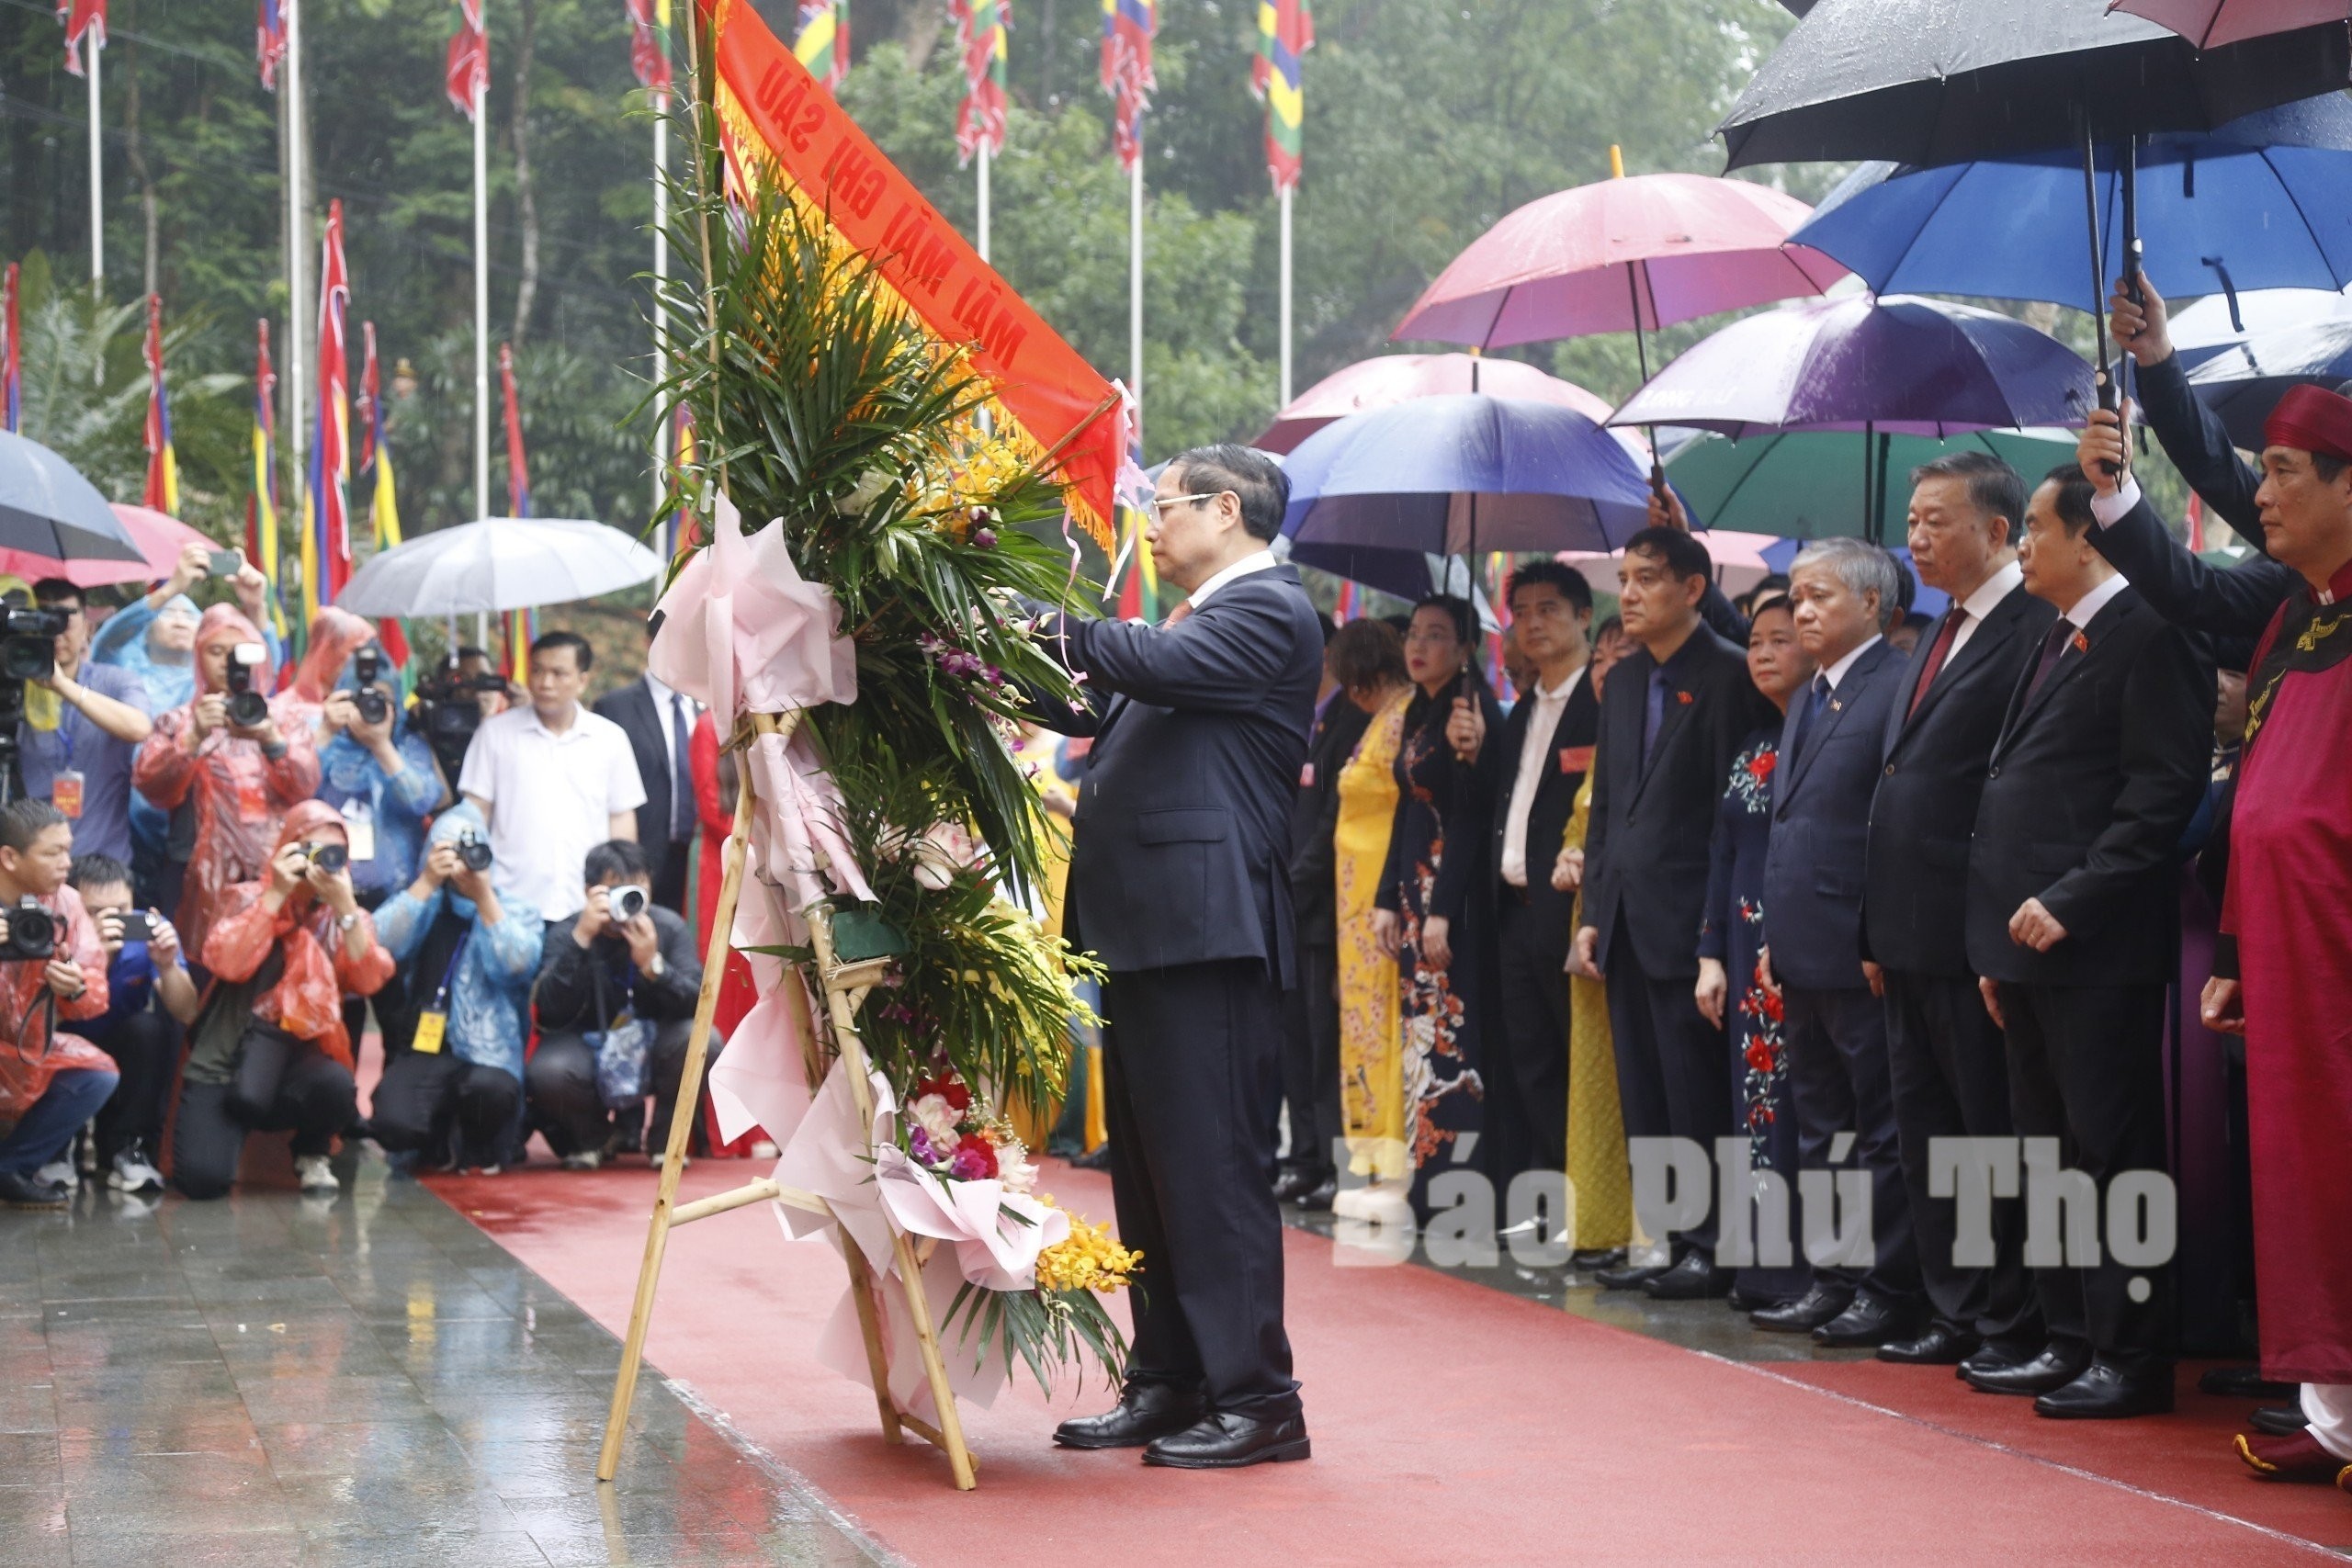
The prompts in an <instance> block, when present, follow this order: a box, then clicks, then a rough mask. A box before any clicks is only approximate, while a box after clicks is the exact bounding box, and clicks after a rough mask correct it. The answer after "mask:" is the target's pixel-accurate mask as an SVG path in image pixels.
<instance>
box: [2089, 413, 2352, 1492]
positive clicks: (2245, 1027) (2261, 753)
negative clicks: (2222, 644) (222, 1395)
mask: <svg viewBox="0 0 2352 1568" xmlns="http://www.w3.org/2000/svg"><path fill="white" fill-rule="evenodd" d="M2264 439H2265V444H2264V449H2263V454H2262V472H2263V479H2262V484H2261V487H2260V489H2259V490H2258V491H2256V504H2257V506H2259V508H2260V510H2261V516H2262V532H2263V543H2264V547H2265V548H2266V550H2267V553H2268V554H2269V555H2270V557H2271V558H2273V559H2274V560H2276V561H2278V563H2279V564H2280V565H2282V566H2285V567H2287V568H2289V569H2290V570H2293V571H2294V572H2295V573H2296V574H2297V575H2298V576H2300V577H2301V579H2302V581H2303V583H2304V585H2305V592H2301V593H2300V594H2297V595H2295V596H2293V597H2290V599H2289V600H2288V601H2287V602H2286V603H2284V604H2281V605H2280V606H2279V607H2278V612H2277V614H2276V615H2273V616H2272V617H2271V621H2270V625H2269V626H2268V628H2267V630H2266V631H2265V632H2264V633H2263V637H2262V641H2261V643H2260V645H2259V646H2258V647H2257V649H2256V655H2255V661H2254V672H2253V675H2252V677H2251V678H2250V680H2249V681H2248V682H2247V690H2248V692H2249V694H2250V695H2249V699H2248V712H2249V717H2248V721H2247V725H2246V749H2245V758H2244V761H2242V762H2241V764H2240V768H2239V773H2238V778H2237V788H2236V799H2235V803H2234V806H2233V812H2232V816H2231V819H2230V827H2229V834H2230V863H2229V886H2228V892H2227V894H2226V896H2225V897H2224V900H2223V908H2222V940H2221V943H2220V948H2219V951H2218V952H2217V953H2216V955H2215V963H2214V970H2215V974H2214V977H2213V979H2212V980H2211V982H2209V983H2208V985H2207V986H2206V987H2205V995H2204V998H2203V1012H2204V1018H2205V1021H2206V1024H2207V1025H2208V1027H2210V1028H2213V1029H2218V1030H2224V1031H2229V1032H2243V1033H2244V1034H2245V1037H2246V1082H2247V1102H2248V1104H2247V1110H2248V1129H2247V1131H2248V1144H2249V1146H2250V1148H2251V1151H2252V1157H2253V1168H2254V1212H2255V1275H2256V1295H2257V1300H2258V1303H2259V1308H2260V1315H2261V1323H2262V1367H2263V1371H2264V1374H2265V1375H2266V1376H2267V1377H2271V1378H2274V1379H2278V1380H2280V1381H2283V1382H2301V1384H2302V1385H2303V1389H2302V1407H2303V1413H2304V1414H2305V1416H2308V1417H2309V1418H2310V1425H2309V1426H2308V1427H2305V1428H2304V1429H2303V1430H2302V1431H2301V1432H2299V1433H2296V1434H2294V1435H2292V1436H2290V1437H2286V1438H2259V1437H2247V1436H2243V1435H2241V1436H2240V1437H2239V1438H2238V1439H2237V1446H2238V1451H2239V1453H2240V1455H2241V1457H2243V1458H2244V1459H2245V1461H2246V1463H2247V1464H2249V1465H2250V1466H2252V1467H2253V1468H2254V1469H2255V1470H2256V1472H2258V1473H2260V1474H2263V1475H2266V1476H2269V1477H2274V1478H2277V1479H2282V1480H2284V1479H2312V1480H2323V1481H2324V1480H2333V1481H2335V1483H2337V1484H2338V1485H2340V1486H2342V1487H2343V1488H2344V1489H2345V1490H2346V1491H2347V1492H2352V1247H2347V1246H2346V1245H2345V1238H2346V1235H2347V1234H2352V1233H2348V1232H2347V1227H2346V1218H2345V1211H2344V1202H2345V1194H2346V1192H2347V1191H2352V958H2348V957H2347V956H2346V945H2347V944H2346V935H2347V933H2352V755H2347V752H2352V624H2347V623H2352V399H2348V398H2346V397H2343V396H2341V395H2339V394H2337V393H2334V392H2328V391H2324V390H2322V389H2318V388H2315V387H2299V388H2297V389H2294V390H2292V391H2290V392H2289V393H2288V394H2287V396H2286V397H2284V398H2282V399H2281V400H2279V403H2278V409H2277V410H2276V411H2275V412H2273V413H2272V414H2271V416H2270V419H2269V421H2268V423H2267V425H2266V426H2265V429H2264ZM2093 445H2094V443H2093V442H2092V441H2091V440H2090V439H2088V438H2087V437H2086V441H2085V447H2084V449H2085V452H2086V457H2087V455H2088V454H2090V453H2091V450H2092V447H2093ZM2119 445H2120V443H2119ZM2118 455H2119V456H2120V454H2118ZM2085 470H2086V472H2087V473H2089V474H2090V475H2091V478H2092V482H2093V483H2094V484H2095V485H2098V487H2099V488H2100V489H2101V491H2103V492H2105V493H2106V494H2109V495H2112V494H2114V492H2115V491H2116V490H2117V486H2118V481H2117V479H2114V478H2110V477H2109V475H2108V473H2107V471H2106V470H2105V468H2104V467H2103V465H2101V464H2099V463H2098V462H2096V461H2091V460H2086V463H2085Z"/></svg>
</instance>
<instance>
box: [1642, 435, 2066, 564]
mask: <svg viewBox="0 0 2352 1568" xmlns="http://www.w3.org/2000/svg"><path fill="white" fill-rule="evenodd" d="M1960 451H1973V452H1990V453H1992V454H1993V455H1994V456H1995V457H1999V458H2000V459H2001V460H2002V461H2004V462H2006V463H2007V464H2008V465H2009V466H2010V467H2011V468H2015V469H2017V470H2018V472H2019V473H2020V474H2023V475H2024V476H2025V478H2026V482H2027V484H2028V485H2029V486H2030V485H2031V484H2032V483H2033V482H2034V481H2036V480H2038V479H2041V476H2042V475H2043V474H2045V473H2047V472H2049V471H2050V470H2051V469H2052V468H2055V467H2056V466H2057V465H2059V464H2060V463H2063V462H2066V461H2068V460H2070V459H2071V458H2072V457H2074V455H2075V436H2074V433H2073V432H2071V431H2064V430H1980V431H1974V432H1972V433H1970V434H1966V435H1954V436H1951V437H1950V438H1948V439H1946V440H1941V441H1939V440H1937V439H1936V438H1935V437H1933V436H1928V435H1883V434H1882V435H1865V434H1862V433H1861V432H1859V431H1794V432H1790V433H1787V434H1770V435H1751V436H1749V437H1748V438H1747V440H1745V441H1733V440H1729V439H1727V438H1725V437H1724V436H1721V435H1715V434H1702V435H1700V436H1698V437H1696V438H1695V439H1693V440H1691V441H1689V442H1687V443H1685V444H1684V445H1683V446H1682V448H1681V449H1680V450H1679V451H1678V452H1676V453H1675V454H1674V455H1673V456H1672V457H1668V459H1667V460H1666V476H1667V478H1668V479H1671V480H1672V481H1673V483H1674V488H1675V489H1676V490H1677V491H1680V492H1681V495H1682V501H1683V504H1684V505H1686V506H1688V507H1689V508H1690V509H1691V516H1692V517H1693V518H1695V519H1696V520H1697V521H1698V522H1700V523H1701V524H1702V525H1705V526H1707V527H1710V528H1730V529H1734V530H1736V531H1738V532H1741V533H1748V534H1777V535H1779V536H1781V537H1782V538H1784V539H1786V538H1800V539H1819V538H1826V537H1828V536H1832V535H1837V534H1848V535H1852V536H1856V537H1858V538H1866V537H1869V536H1870V534H1871V530H1870V528H1869V526H1868V525H1867V524H1866V522H1865V519H1864V517H1863V511H1862V508H1863V501H1864V497H1865V495H1866V494H1867V493H1868V491H1869V489H1870V483H1869V479H1868V478H1867V476H1868V475H1869V474H1870V473H1871V469H1872V468H1876V469H1877V471H1878V474H1879V476H1880V477H1879V480H1878V484H1877V486H1876V489H1877V491H1878V492H1879V493H1878V499H1877V516H1878V519H1879V521H1880V525H1881V532H1882V533H1883V534H1885V535H1895V536H1899V532H1900V530H1901V528H1902V526H1903V516H1904V513H1905V511H1906V510H1907V509H1908V508H1909V506H1910V503H1911V470H1912V469H1913V468H1917V467H1918V466H1919V465H1920V464H1922V463H1925V462H1928V461H1929V460H1930V459H1932V458H1935V457H1941V456H1943V455H1944V454H1945V453H1947V452H1960Z"/></svg>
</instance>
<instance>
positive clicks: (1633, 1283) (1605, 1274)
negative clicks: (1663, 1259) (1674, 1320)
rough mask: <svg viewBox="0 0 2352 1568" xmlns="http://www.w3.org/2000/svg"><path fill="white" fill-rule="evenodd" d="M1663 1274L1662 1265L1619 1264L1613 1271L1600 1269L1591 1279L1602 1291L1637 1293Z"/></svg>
mask: <svg viewBox="0 0 2352 1568" xmlns="http://www.w3.org/2000/svg"><path fill="white" fill-rule="evenodd" d="M1665 1272H1666V1266H1665V1265H1664V1264H1662V1263H1621V1264H1619V1265H1618V1266H1617V1267H1616V1268H1614V1269H1601V1270H1600V1272H1598V1273H1596V1274H1594V1275H1593V1277H1592V1278H1593V1280H1594V1282H1595V1283H1597V1284H1598V1285H1600V1288H1601V1289H1602V1290H1604V1291H1638V1290H1640V1289H1641V1288H1642V1287H1643V1286H1644V1285H1646V1284H1648V1283H1649V1282H1650V1281H1651V1280H1655V1279H1657V1277H1658V1276H1659V1275H1660V1274H1663V1273H1665Z"/></svg>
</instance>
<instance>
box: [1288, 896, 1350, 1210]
mask: <svg viewBox="0 0 2352 1568" xmlns="http://www.w3.org/2000/svg"><path fill="white" fill-rule="evenodd" d="M1339 969H1340V950H1339V948H1338V947H1337V946H1336V945H1335V944H1333V943H1331V942H1316V941H1312V940H1309V939H1304V938H1302V939H1301V941H1300V942H1299V944H1298V984H1297V985H1296V986H1294V987H1291V989H1289V990H1287V991H1285V992H1283V1103H1284V1104H1285V1105H1287V1106H1288V1107H1289V1108H1290V1153H1289V1154H1288V1155H1286V1156H1284V1157H1283V1168H1284V1169H1287V1170H1294V1171H1300V1172H1303V1173H1305V1174H1306V1175H1310V1176H1313V1177H1315V1178H1316V1179H1317V1180H1320V1179H1323V1178H1326V1177H1329V1176H1332V1175H1335V1174H1336V1173H1337V1170H1338V1167H1337V1166H1336V1165H1335V1164H1334V1163H1333V1161H1332V1158H1331V1141H1332V1140H1333V1139H1334V1138H1337V1137H1339V1136H1340V1134H1341V1132H1342V1128H1341V1127H1340V998H1339V994H1338V992H1337V991H1335V990H1334V989H1333V984H1334V982H1335V981H1336V979H1337V978H1338V976H1339Z"/></svg>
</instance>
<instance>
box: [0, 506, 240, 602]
mask: <svg viewBox="0 0 2352 1568" xmlns="http://www.w3.org/2000/svg"><path fill="white" fill-rule="evenodd" d="M111 504H112V505H113V507H114V514H115V516H116V517H118V518H119V519H120V520H121V522H122V525H123V527H124V528H125V529H126V530H128V531H129V533H130V539H131V542H132V543H133V544H135V545H137V546H138V547H139V553H140V554H141V555H142V556H144V557H146V559H145V560H143V561H135V560H59V559H57V558H55V557H53V556H43V555H36V554H34V553H33V552H32V551H30V550H5V549H0V572H10V573H13V574H15V575H16V576H18V577H21V578H24V579H26V580H27V581H39V580H40V579H41V578H44V577H62V578H63V579H65V581H68V582H70V583H72V584H74V587H76V588H104V587H106V586H107V584H109V583H116V582H152V581H154V580H155V579H157V578H159V577H169V576H171V575H172V569H173V568H174V567H175V566H177V565H178V564H179V558H180V550H181V548H182V547H184V546H186V545H187V544H189V543H190V542H191V541H192V542H194V543H196V544H199V545H203V546H204V547H207V548H208V549H218V548H220V547H219V546H218V545H217V544H215V543H214V542H213V541H212V540H211V539H209V538H208V537H206V536H204V535H202V534H200V533H198V532H197V531H196V530H195V529H193V528H191V527H189V526H188V525H187V524H185V523H183V522H181V521H180V520H179V519H178V518H176V517H168V516H165V515H164V513H160V512H155V511H151V510H150V509H148V508H147V507H144V506H126V505H124V504H123V503H122V502H119V501H118V502H112V503H111Z"/></svg>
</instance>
